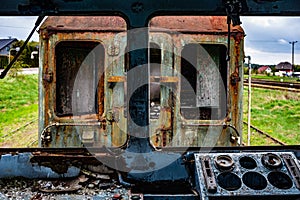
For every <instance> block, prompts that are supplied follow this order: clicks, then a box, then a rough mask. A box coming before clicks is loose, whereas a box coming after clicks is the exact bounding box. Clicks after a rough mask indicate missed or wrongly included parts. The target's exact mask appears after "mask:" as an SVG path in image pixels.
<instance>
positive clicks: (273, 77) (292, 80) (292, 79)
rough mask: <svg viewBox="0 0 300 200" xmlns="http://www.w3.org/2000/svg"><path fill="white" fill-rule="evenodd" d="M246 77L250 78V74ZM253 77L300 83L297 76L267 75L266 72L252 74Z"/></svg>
mask: <svg viewBox="0 0 300 200" xmlns="http://www.w3.org/2000/svg"><path fill="white" fill-rule="evenodd" d="M244 78H248V75H245V76H244ZM251 78H253V79H263V80H268V81H282V82H293V83H300V79H299V78H296V77H279V76H267V75H264V74H258V75H256V74H252V75H251Z"/></svg>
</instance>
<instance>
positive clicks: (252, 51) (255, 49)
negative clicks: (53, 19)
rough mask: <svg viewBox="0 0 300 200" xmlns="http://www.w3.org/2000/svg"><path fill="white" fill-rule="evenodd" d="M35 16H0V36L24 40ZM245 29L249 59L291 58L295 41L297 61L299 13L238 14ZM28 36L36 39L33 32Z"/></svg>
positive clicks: (299, 54) (259, 61)
mask: <svg viewBox="0 0 300 200" xmlns="http://www.w3.org/2000/svg"><path fill="white" fill-rule="evenodd" d="M36 19H37V17H0V38H1V39H3V38H8V37H9V36H11V37H13V38H14V37H15V38H17V39H19V40H21V39H22V40H25V39H26V37H27V36H28V34H29V33H30V31H31V29H32V28H33V27H34V23H35V21H36ZM241 21H242V27H243V28H244V30H245V32H246V35H247V36H246V39H245V55H246V56H251V61H252V63H256V64H266V65H267V64H270V65H276V64H278V63H279V62H283V61H288V62H292V53H291V51H292V45H291V44H289V42H292V41H298V40H299V42H298V43H296V44H295V64H300V18H299V17H241ZM31 40H34V41H38V34H37V33H35V34H34V36H33V37H32V39H31Z"/></svg>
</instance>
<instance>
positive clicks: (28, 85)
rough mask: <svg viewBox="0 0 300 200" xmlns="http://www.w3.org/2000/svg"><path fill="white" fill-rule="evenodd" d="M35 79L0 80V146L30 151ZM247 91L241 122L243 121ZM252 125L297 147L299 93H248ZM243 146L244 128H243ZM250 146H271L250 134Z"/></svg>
mask: <svg viewBox="0 0 300 200" xmlns="http://www.w3.org/2000/svg"><path fill="white" fill-rule="evenodd" d="M37 81H38V77H37V75H26V76H18V77H14V78H12V77H6V78H5V79H0V146H2V147H28V146H30V147H33V146H37V143H36V140H37V137H38V133H37V130H38V120H37V118H38V82H37ZM247 95H248V93H247V88H246V87H245V90H244V121H247V102H248V101H247ZM251 113H252V122H251V123H252V125H254V126H256V127H258V128H260V129H261V130H263V131H264V132H267V133H268V134H270V135H272V136H273V137H276V138H277V139H279V140H281V141H282V142H285V143H287V144H300V93H291V92H282V91H274V90H266V89H259V88H253V89H252V109H251ZM243 138H244V142H246V141H247V128H246V125H245V126H244V131H243ZM251 145H274V143H272V142H271V141H270V140H269V139H266V138H265V137H263V136H262V135H260V134H257V133H255V132H253V134H252V138H251Z"/></svg>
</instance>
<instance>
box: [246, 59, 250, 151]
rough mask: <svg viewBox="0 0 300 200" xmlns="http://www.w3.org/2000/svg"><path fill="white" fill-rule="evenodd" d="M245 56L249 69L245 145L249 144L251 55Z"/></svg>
mask: <svg viewBox="0 0 300 200" xmlns="http://www.w3.org/2000/svg"><path fill="white" fill-rule="evenodd" d="M245 58H247V59H248V69H249V76H248V126H247V129H248V131H247V133H248V134H247V146H250V140H251V57H250V56H246V57H245Z"/></svg>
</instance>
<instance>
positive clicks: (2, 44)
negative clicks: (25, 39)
mask: <svg viewBox="0 0 300 200" xmlns="http://www.w3.org/2000/svg"><path fill="white" fill-rule="evenodd" d="M16 41H18V40H17V38H10V39H0V50H2V49H3V48H5V47H7V46H8V45H10V44H11V43H13V42H16Z"/></svg>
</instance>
